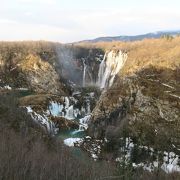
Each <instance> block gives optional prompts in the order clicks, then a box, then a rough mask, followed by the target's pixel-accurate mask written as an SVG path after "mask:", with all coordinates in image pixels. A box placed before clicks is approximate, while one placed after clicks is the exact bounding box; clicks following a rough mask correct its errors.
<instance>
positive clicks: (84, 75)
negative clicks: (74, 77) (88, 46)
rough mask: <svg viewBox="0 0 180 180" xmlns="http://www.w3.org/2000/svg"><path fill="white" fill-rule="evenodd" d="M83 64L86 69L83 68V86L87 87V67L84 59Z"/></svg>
mask: <svg viewBox="0 0 180 180" xmlns="http://www.w3.org/2000/svg"><path fill="white" fill-rule="evenodd" d="M83 66H84V69H83V87H85V85H86V68H87V65H86V63H85V60H83Z"/></svg>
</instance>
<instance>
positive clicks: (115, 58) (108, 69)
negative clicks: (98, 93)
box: [98, 50, 127, 89]
mask: <svg viewBox="0 0 180 180" xmlns="http://www.w3.org/2000/svg"><path fill="white" fill-rule="evenodd" d="M126 60H127V54H126V53H123V52H122V51H118V52H117V51H114V50H112V51H110V52H108V53H105V55H104V59H103V61H102V62H101V64H100V66H99V72H98V86H99V87H100V88H102V89H103V88H107V87H111V86H112V84H113V82H114V78H115V76H116V75H117V74H118V73H119V71H120V70H121V69H122V67H123V66H124V64H125V62H126Z"/></svg>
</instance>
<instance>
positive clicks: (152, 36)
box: [80, 31, 180, 43]
mask: <svg viewBox="0 0 180 180" xmlns="http://www.w3.org/2000/svg"><path fill="white" fill-rule="evenodd" d="M179 34H180V31H157V32H155V33H147V34H142V35H134V36H125V35H124V36H111V37H98V38H95V39H91V40H84V41H80V43H97V42H112V41H140V40H143V39H158V38H160V37H162V36H167V35H169V36H176V35H179Z"/></svg>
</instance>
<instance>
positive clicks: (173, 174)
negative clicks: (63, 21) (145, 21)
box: [0, 36, 180, 180]
mask: <svg viewBox="0 0 180 180" xmlns="http://www.w3.org/2000/svg"><path fill="white" fill-rule="evenodd" d="M0 96H1V98H0V117H1V119H0V120H1V121H2V122H1V125H2V127H5V131H7V132H9V134H8V133H7V132H4V131H3V130H1V131H0V133H2V136H1V137H2V141H1V142H2V147H5V149H1V154H5V151H7V149H8V147H9V146H10V145H11V146H12V147H13V148H11V149H8V150H9V151H8V154H9V155H10V156H12V157H13V159H15V162H16V163H14V164H13V163H12V161H11V158H10V156H6V157H5V159H3V156H0V158H1V159H2V161H4V162H6V161H8V162H10V165H9V169H7V171H4V170H3V169H4V168H5V167H7V165H6V164H5V163H3V166H2V168H1V169H0V170H1V172H4V175H3V176H2V178H3V177H7V174H9V172H10V173H11V174H10V175H9V179H19V178H20V179H21V178H22V176H23V175H26V176H28V177H29V179H32V178H33V177H34V176H36V178H37V179H38V178H40V176H41V178H43V179H49V177H52V179H53V178H54V179H59V178H62V179H82V180H84V179H85V178H86V179H87V177H86V176H87V174H88V178H89V179H92V180H94V179H103V178H105V179H108V178H109V177H112V178H116V177H117V178H119V179H129V178H132V179H133V180H134V179H137V177H138V178H139V177H140V179H142V180H143V179H155V178H156V179H160V180H161V179H163V180H164V179H168V180H169V179H178V177H179V171H180V161H179V159H180V158H179V157H180V151H179V149H180V131H179V129H180V121H179V120H180V37H174V38H172V37H171V38H169V37H168V36H165V37H163V38H159V39H145V40H142V41H133V42H122V41H117V42H98V43H79V44H75V45H69V44H68V45H65V44H64V45H63V44H59V43H52V42H44V41H40V42H39V41H37V42H1V43H0ZM22 117H23V118H22ZM26 127H27V128H26ZM21 134H22V135H21ZM9 136H10V137H11V138H10V140H9V141H8V142H9V143H5V141H7V139H8V138H7V137H9ZM14 138H15V139H17V140H14ZM36 139H37V140H36ZM3 143H5V145H4V144H3ZM16 143H17V144H18V145H19V146H17V145H16ZM28 143H31V145H32V148H30V149H28ZM37 144H38V146H37ZM65 145H66V146H65ZM36 146H37V148H36ZM67 146H70V147H67ZM24 148H25V149H24ZM13 149H14V152H15V153H13ZM26 149H28V153H27V154H26V153H25V152H26V151H25V150H26ZM19 152H22V154H23V156H21V154H19ZM41 152H43V153H41ZM33 153H35V154H36V156H35V155H33ZM43 154H44V156H43ZM77 154H78V155H77ZM62 155H63V156H62ZM64 155H65V156H64ZM16 156H17V158H16ZM19 159H20V160H21V161H22V162H23V166H18V165H19V164H20V161H19ZM22 159H23V160H22ZM37 159H38V160H39V159H41V160H42V163H41V162H38V160H37ZM59 159H61V161H59ZM57 160H58V161H57ZM93 160H94V161H97V163H96V162H94V161H93ZM23 167H25V168H26V170H22V169H23ZM57 167H59V169H58V168H57ZM17 168H19V169H20V171H19V172H23V173H24V174H18V173H16V171H15V170H16V169H17ZM13 169H14V170H13ZM36 169H37V171H36ZM43 169H46V171H45V172H44V171H43ZM67 171H68V172H67ZM36 178H35V179H36ZM5 179H8V178H5Z"/></svg>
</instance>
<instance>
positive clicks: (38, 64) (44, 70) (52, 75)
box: [20, 55, 64, 94]
mask: <svg viewBox="0 0 180 180" xmlns="http://www.w3.org/2000/svg"><path fill="white" fill-rule="evenodd" d="M20 67H21V69H22V73H24V74H25V77H26V79H27V81H28V83H29V86H30V87H31V88H32V89H33V90H34V91H36V92H38V93H52V94H63V93H64V92H63V84H62V83H61V82H60V78H59V75H58V73H57V72H56V71H55V69H54V68H53V67H52V65H51V64H49V63H48V62H44V61H42V60H41V59H40V58H38V57H36V56H32V55H29V56H28V57H26V59H25V60H24V61H23V62H22V63H21V65H20Z"/></svg>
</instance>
